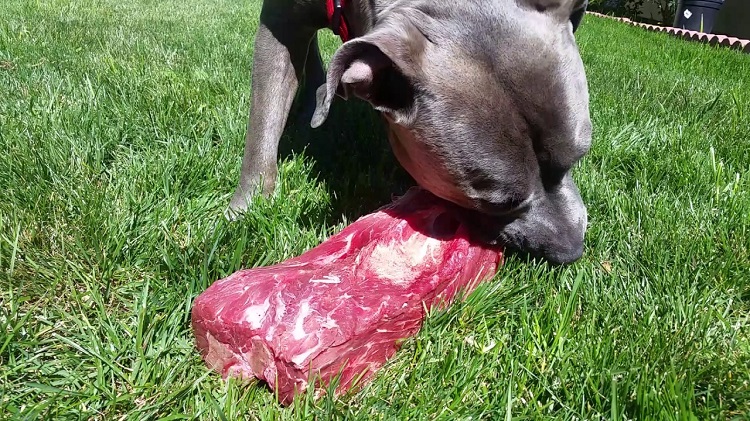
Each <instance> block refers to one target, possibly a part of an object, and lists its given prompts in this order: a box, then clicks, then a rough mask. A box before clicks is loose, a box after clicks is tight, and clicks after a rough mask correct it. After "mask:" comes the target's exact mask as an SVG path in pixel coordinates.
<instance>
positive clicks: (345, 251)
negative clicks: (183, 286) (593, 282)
mask: <svg viewBox="0 0 750 421" xmlns="http://www.w3.org/2000/svg"><path fill="white" fill-rule="evenodd" d="M458 212H459V211H458V210H457V209H456V208H455V207H453V205H450V204H448V203H447V202H444V201H442V200H440V199H437V198H436V197H435V196H433V195H432V194H430V193H429V192H427V191H426V190H423V189H420V188H412V189H411V190H409V191H408V192H407V193H406V194H405V195H404V196H402V197H400V198H399V199H397V200H396V201H394V202H393V203H391V204H390V205H388V206H386V207H383V208H381V209H379V210H378V211H376V212H374V213H371V214H368V215H366V216H364V217H362V218H360V219H358V220H357V221H355V222H354V223H352V224H350V225H349V226H347V227H346V228H344V229H343V230H342V231H341V232H339V233H338V234H336V235H333V236H331V237H330V238H329V239H328V240H326V241H325V242H323V243H321V244H320V245H319V246H317V247H315V248H313V249H311V250H309V251H307V252H306V253H304V254H301V255H300V256H298V257H295V258H292V259H289V260H286V261H284V262H282V263H279V264H277V265H273V266H267V267H261V268H253V269H246V270H240V271H238V272H235V273H234V274H232V275H231V276H228V277H226V278H224V279H221V280H219V281H216V282H215V283H214V284H213V285H211V286H210V287H209V288H208V289H207V290H206V291H205V292H203V293H202V294H201V295H200V296H198V297H197V299H196V300H195V303H194V306H193V310H192V326H193V330H194V333H195V336H196V343H197V347H198V349H199V350H200V352H201V355H202V357H203V359H204V361H205V362H206V364H207V365H208V366H209V367H210V368H211V369H213V370H216V371H218V372H219V373H221V375H222V376H223V377H224V378H226V377H228V376H234V377H241V378H253V377H254V378H258V379H261V380H263V381H265V382H267V383H268V385H269V386H270V387H271V388H272V389H273V390H274V391H275V392H277V393H278V396H279V400H280V401H281V402H282V403H284V404H288V403H290V402H291V401H292V400H293V398H294V396H295V394H297V393H300V392H304V390H306V388H307V387H308V382H310V381H313V380H317V381H316V382H315V383H314V386H315V387H318V388H319V389H318V391H322V390H323V387H326V386H327V385H328V382H329V381H330V380H331V379H332V378H334V377H335V376H338V375H340V377H339V384H338V387H337V389H336V393H341V392H343V391H346V390H348V389H350V388H351V387H352V383H353V381H355V380H360V379H361V380H366V379H369V378H370V377H371V375H372V374H373V373H374V372H375V371H376V370H377V369H378V368H379V367H381V366H382V365H383V363H385V362H386V360H387V359H389V358H390V357H391V356H393V354H394V353H395V352H396V351H397V350H398V348H399V346H400V343H401V342H402V340H403V339H405V338H408V337H410V336H412V335H414V334H415V333H417V331H418V330H419V328H420V326H421V324H422V321H423V319H424V317H425V309H428V310H429V309H431V308H433V307H435V306H438V307H437V308H444V307H445V306H447V305H448V304H450V302H451V301H453V300H454V298H455V297H456V293H457V292H459V291H461V290H463V291H464V292H470V291H471V290H473V289H474V288H475V287H476V286H477V285H478V283H479V282H481V281H483V280H486V279H488V278H490V277H492V276H493V275H494V274H495V273H496V270H497V268H498V266H499V265H500V264H501V261H502V253H501V250H499V249H495V248H491V247H489V246H482V245H479V244H474V243H472V242H471V241H470V240H469V238H468V232H467V228H466V227H465V226H464V224H463V223H462V222H461V220H460V218H459V213H458ZM359 384H362V382H361V381H360V382H359Z"/></svg>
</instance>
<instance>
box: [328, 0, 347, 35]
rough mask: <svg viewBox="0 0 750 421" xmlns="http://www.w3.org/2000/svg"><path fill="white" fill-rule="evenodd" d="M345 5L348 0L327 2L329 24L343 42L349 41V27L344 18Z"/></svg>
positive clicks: (329, 0)
mask: <svg viewBox="0 0 750 421" xmlns="http://www.w3.org/2000/svg"><path fill="white" fill-rule="evenodd" d="M344 3H346V0H326V10H327V11H328V22H329V25H330V28H331V30H332V31H333V33H334V34H336V35H338V36H339V37H341V41H343V42H347V41H349V26H348V25H347V24H346V18H345V17H344Z"/></svg>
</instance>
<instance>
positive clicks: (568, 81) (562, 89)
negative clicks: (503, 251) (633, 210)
mask: <svg viewBox="0 0 750 421" xmlns="http://www.w3.org/2000/svg"><path fill="white" fill-rule="evenodd" d="M584 10H585V0H496V1H486V0H468V1H467V0H463V1H454V2H451V1H439V2H438V1H428V0H402V1H396V2H394V3H393V4H392V6H390V7H389V8H388V9H387V10H384V11H382V12H381V14H380V16H379V17H378V19H377V22H376V24H375V26H374V27H373V29H372V30H371V31H370V32H369V33H367V34H365V35H364V36H362V37H360V38H356V39H354V40H352V41H349V42H347V43H345V44H344V45H343V46H342V47H341V48H340V49H339V50H338V51H337V52H336V54H335V55H334V57H333V58H332V60H331V63H330V65H329V68H328V74H327V81H326V85H324V86H322V87H321V88H320V89H319V91H318V103H317V107H316V110H315V114H314V116H313V121H312V126H313V127H317V126H319V125H321V124H322V123H323V121H324V120H325V119H326V116H327V114H328V110H329V108H330V105H331V102H332V101H333V99H334V97H335V96H336V94H338V95H340V96H342V97H344V98H349V97H351V96H356V97H359V98H361V99H363V100H365V101H368V102H369V103H370V104H372V106H373V107H374V108H375V109H376V110H378V111H380V112H382V114H383V116H384V117H385V119H386V121H387V123H388V126H389V139H390V141H391V145H392V147H393V151H394V153H395V155H396V157H397V159H398V160H399V162H400V163H401V164H402V165H403V166H404V168H405V169H406V170H407V171H408V172H409V173H410V174H411V175H412V177H414V179H415V180H416V181H417V182H418V183H419V184H420V185H421V186H422V187H424V188H426V189H428V190H430V191H431V192H432V193H433V194H435V195H437V196H439V197H442V198H443V199H446V200H449V201H451V202H454V203H456V204H458V205H460V206H462V207H465V208H467V209H471V210H473V211H476V214H477V215H479V216H480V218H479V220H478V221H477V222H478V224H477V226H478V227H479V228H478V229H477V231H478V232H479V233H481V234H482V235H483V238H484V239H486V240H487V241H499V242H502V243H504V244H506V245H507V246H510V247H512V248H516V249H519V250H521V251H524V252H528V253H530V254H532V255H534V256H540V257H543V258H546V259H547V260H550V261H552V262H555V263H567V262H571V261H574V260H577V259H578V258H580V256H581V254H582V252H583V238H584V233H585V231H586V224H587V215H586V207H585V206H584V205H583V202H582V200H581V197H580V194H579V192H578V189H577V187H576V185H575V183H574V182H573V180H572V178H571V174H570V171H571V168H572V167H573V166H574V165H575V164H576V163H577V162H578V160H579V159H580V158H581V157H582V156H583V155H585V154H586V153H587V151H588V150H589V147H590V142H591V122H590V118H589V100H588V90H587V83H586V76H585V73H584V69H583V64H582V61H581V58H580V55H579V52H578V48H577V45H576V42H575V39H574V36H573V34H574V32H575V30H576V28H577V26H578V24H579V22H580V20H581V17H582V14H583V12H584Z"/></svg>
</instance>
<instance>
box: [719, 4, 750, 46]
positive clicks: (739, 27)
mask: <svg viewBox="0 0 750 421" xmlns="http://www.w3.org/2000/svg"><path fill="white" fill-rule="evenodd" d="M713 31H714V34H717V35H727V36H730V37H737V38H742V39H750V0H725V1H724V5H723V6H722V7H721V12H719V14H718V15H717V16H716V20H715V21H714V28H713Z"/></svg>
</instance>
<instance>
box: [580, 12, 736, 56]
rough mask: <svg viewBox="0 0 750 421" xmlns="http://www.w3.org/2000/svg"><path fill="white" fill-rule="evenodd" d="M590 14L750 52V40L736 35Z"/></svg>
mask: <svg viewBox="0 0 750 421" xmlns="http://www.w3.org/2000/svg"><path fill="white" fill-rule="evenodd" d="M586 13H587V14H589V15H593V16H596V17H600V18H607V19H612V20H618V21H620V22H624V23H627V24H629V25H632V26H639V27H641V28H644V29H646V30H648V31H654V32H666V33H668V34H670V35H672V36H675V37H678V38H682V39H685V40H688V41H696V42H701V43H704V44H709V45H720V46H722V47H728V48H730V49H733V50H739V51H741V52H743V53H748V54H750V40H746V39H740V38H735V37H728V36H726V35H716V34H707V33H705V32H698V31H688V30H686V29H681V28H675V27H672V26H659V25H649V24H647V23H641V22H634V21H632V20H630V19H628V18H620V17H615V16H608V15H603V14H601V13H596V12H586Z"/></svg>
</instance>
